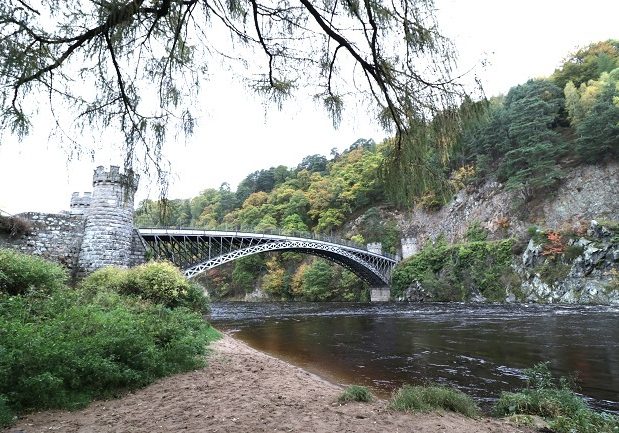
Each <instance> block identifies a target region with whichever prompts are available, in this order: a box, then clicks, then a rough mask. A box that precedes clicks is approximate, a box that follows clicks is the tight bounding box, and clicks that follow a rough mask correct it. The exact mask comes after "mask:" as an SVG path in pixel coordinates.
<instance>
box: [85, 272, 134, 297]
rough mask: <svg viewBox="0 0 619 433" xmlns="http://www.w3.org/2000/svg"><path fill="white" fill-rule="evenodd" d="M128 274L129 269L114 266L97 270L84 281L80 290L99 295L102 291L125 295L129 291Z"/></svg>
mask: <svg viewBox="0 0 619 433" xmlns="http://www.w3.org/2000/svg"><path fill="white" fill-rule="evenodd" d="M128 274H129V270H128V269H122V268H117V267H114V266H108V267H105V268H101V269H97V270H96V271H94V272H93V273H91V274H90V275H88V276H87V277H86V278H84V279H83V280H82V282H81V283H80V288H82V289H84V290H86V291H87V292H92V293H97V292H99V291H100V290H111V291H114V292H118V293H123V292H125V291H126V290H127V278H128Z"/></svg>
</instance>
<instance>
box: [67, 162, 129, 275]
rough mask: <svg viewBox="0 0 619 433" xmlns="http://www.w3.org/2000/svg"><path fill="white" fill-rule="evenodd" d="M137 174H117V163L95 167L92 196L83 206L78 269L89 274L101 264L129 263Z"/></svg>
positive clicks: (124, 265) (123, 265) (125, 265)
mask: <svg viewBox="0 0 619 433" xmlns="http://www.w3.org/2000/svg"><path fill="white" fill-rule="evenodd" d="M138 180H139V177H138V175H136V174H135V173H133V171H131V170H128V171H127V172H126V173H120V171H119V168H118V167H117V166H114V165H113V166H111V167H110V171H105V169H104V168H103V167H102V166H99V167H97V169H96V170H95V173H94V176H93V180H92V186H93V189H92V195H91V196H90V197H89V200H88V202H89V203H88V206H85V209H84V215H85V217H86V223H85V228H84V237H83V240H82V247H81V250H80V254H79V268H80V271H81V272H82V273H89V272H92V271H94V270H95V269H99V268H101V267H104V266H122V267H127V266H129V265H130V263H131V243H132V237H133V197H134V195H135V191H136V190H137V187H138Z"/></svg>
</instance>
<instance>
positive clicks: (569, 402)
mask: <svg viewBox="0 0 619 433" xmlns="http://www.w3.org/2000/svg"><path fill="white" fill-rule="evenodd" d="M524 373H525V375H526V376H527V379H528V380H527V388H525V389H522V390H520V391H519V392H515V393H513V392H503V393H502V394H501V397H500V398H499V400H498V402H497V403H496V405H495V406H494V409H493V411H494V413H495V414H496V415H498V416H510V415H516V414H525V415H538V416H541V417H544V418H545V419H546V420H547V421H548V422H549V425H550V428H551V429H552V430H553V431H556V432H557V433H616V432H617V431H619V417H616V416H613V415H610V414H604V413H599V412H595V411H593V410H591V409H590V408H589V407H588V406H587V404H586V402H585V401H584V400H583V399H582V398H581V397H580V396H578V395H577V394H576V393H574V391H573V390H572V389H571V387H570V385H569V382H568V381H567V380H565V379H563V378H562V379H560V380H555V379H554V378H553V377H552V375H551V373H550V370H549V368H548V363H541V364H537V365H536V366H535V367H533V368H531V369H527V370H525V371H524Z"/></svg>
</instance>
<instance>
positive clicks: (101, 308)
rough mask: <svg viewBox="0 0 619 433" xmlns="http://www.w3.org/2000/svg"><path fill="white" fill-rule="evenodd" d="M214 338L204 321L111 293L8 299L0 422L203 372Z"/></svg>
mask: <svg viewBox="0 0 619 433" xmlns="http://www.w3.org/2000/svg"><path fill="white" fill-rule="evenodd" d="M216 335H217V333H216V331H214V330H213V329H212V328H211V327H210V326H209V325H208V323H206V322H205V321H204V320H203V318H202V317H201V315H199V314H196V313H193V312H190V311H188V310H187V309H184V308H180V309H169V308H166V307H164V306H162V305H156V304H152V303H150V302H144V301H142V300H140V299H139V298H135V297H127V296H124V295H121V294H118V293H114V292H112V291H100V292H98V293H92V292H83V291H80V290H72V289H71V290H70V289H60V290H56V291H55V292H53V293H51V294H50V295H49V296H46V297H20V296H13V297H9V296H5V297H3V298H0V347H2V350H0V366H1V368H0V396H5V397H6V399H0V417H1V418H2V419H3V420H6V419H7V416H10V411H12V412H16V413H19V412H23V411H27V410H32V409H46V408H69V409H71V408H75V407H80V406H83V405H85V404H86V403H88V402H89V401H90V400H92V399H93V398H99V397H110V396H114V395H116V394H117V393H119V392H122V391H124V390H127V389H132V388H136V387H140V386H144V385H146V384H148V383H151V382H152V381H154V380H155V379H157V378H160V377H163V376H166V375H169V374H173V373H177V372H181V371H187V370H191V369H195V368H198V367H201V366H202V365H204V361H205V358H204V355H205V351H206V345H207V343H208V342H209V341H211V340H213V339H214V338H216ZM3 405H4V406H3ZM6 406H8V410H7V407H6Z"/></svg>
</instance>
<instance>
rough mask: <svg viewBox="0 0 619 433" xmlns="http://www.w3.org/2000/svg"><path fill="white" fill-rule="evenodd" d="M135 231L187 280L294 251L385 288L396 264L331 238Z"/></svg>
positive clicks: (184, 231)
mask: <svg viewBox="0 0 619 433" xmlns="http://www.w3.org/2000/svg"><path fill="white" fill-rule="evenodd" d="M138 232H139V234H140V237H141V238H142V241H143V242H144V244H145V246H146V248H147V250H148V251H150V252H151V253H152V255H153V256H154V257H155V258H157V259H165V260H169V261H171V262H172V263H174V264H175V265H177V266H179V267H180V268H181V269H183V271H184V273H185V276H186V277H188V278H192V277H194V276H196V275H198V274H199V273H201V272H204V271H207V270H209V269H212V268H214V267H216V266H219V265H222V264H224V263H228V262H231V261H233V260H236V259H239V258H241V257H245V256H249V255H252V254H257V253H262V252H267V251H296V252H300V253H304V254H311V255H314V256H318V257H323V258H325V259H328V260H330V261H332V262H335V263H338V264H340V265H342V266H343V267H345V268H347V269H349V270H350V271H352V272H354V273H355V274H356V275H358V276H359V277H360V278H362V279H363V280H365V281H367V282H368V283H369V284H370V285H371V286H372V287H385V286H388V285H389V283H390V281H391V272H392V270H393V268H394V267H395V265H396V263H397V262H398V260H397V259H396V258H395V257H394V256H391V255H387V254H378V253H375V252H371V251H368V250H366V249H364V248H363V247H359V246H356V245H354V246H353V245H352V244H349V243H347V242H346V241H342V240H336V239H331V238H305V237H295V236H285V235H277V234H264V233H248V232H231V231H220V230H195V229H171V228H140V229H138Z"/></svg>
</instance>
